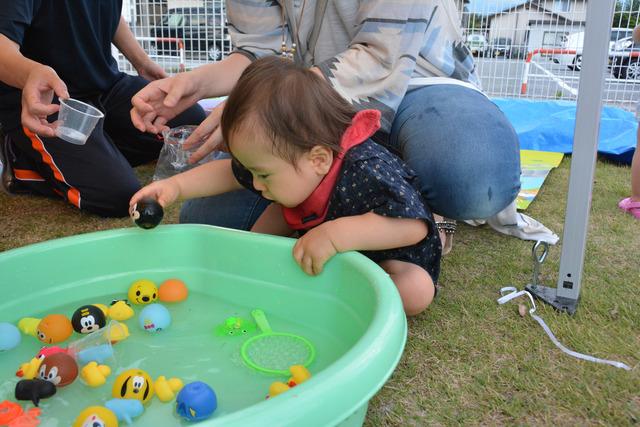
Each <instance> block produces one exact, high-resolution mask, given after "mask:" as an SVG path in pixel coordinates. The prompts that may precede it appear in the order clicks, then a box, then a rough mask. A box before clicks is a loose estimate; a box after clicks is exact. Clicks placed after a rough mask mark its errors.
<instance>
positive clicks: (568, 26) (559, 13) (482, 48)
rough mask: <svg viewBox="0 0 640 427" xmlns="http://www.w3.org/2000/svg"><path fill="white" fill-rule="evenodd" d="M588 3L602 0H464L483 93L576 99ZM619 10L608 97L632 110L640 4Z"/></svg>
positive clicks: (638, 73) (639, 74)
mask: <svg viewBox="0 0 640 427" xmlns="http://www.w3.org/2000/svg"><path fill="white" fill-rule="evenodd" d="M588 1H598V0H527V1H517V0H470V1H464V2H459V3H460V4H459V7H460V8H462V13H461V19H462V25H463V27H464V29H465V36H466V38H467V44H468V45H469V48H470V49H471V50H472V52H473V53H474V54H475V55H476V56H477V58H476V60H477V67H478V72H479V74H480V77H481V80H482V83H483V88H484V90H485V91H486V92H487V93H488V94H489V95H490V96H494V97H527V98H537V99H568V100H575V99H576V98H577V95H578V81H579V78H580V70H581V67H582V49H583V42H584V31H585V22H586V9H587V2H588ZM462 3H464V5H463V4H462ZM616 9H617V13H616V14H615V17H614V20H613V21H614V22H612V31H611V39H610V44H609V67H608V70H607V72H606V74H605V76H603V78H604V79H605V92H604V98H603V101H604V102H605V103H606V104H609V105H616V106H621V107H624V108H631V106H632V104H633V103H634V102H636V101H638V98H640V94H639V93H638V92H639V91H640V68H639V67H638V65H639V63H638V53H639V52H640V49H638V48H640V46H638V47H637V48H636V47H635V46H634V45H633V41H632V38H631V36H632V32H633V27H634V26H635V23H636V21H638V18H639V15H640V1H639V0H624V1H623V0H620V1H618V4H617V8H616Z"/></svg>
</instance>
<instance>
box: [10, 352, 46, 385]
mask: <svg viewBox="0 0 640 427" xmlns="http://www.w3.org/2000/svg"><path fill="white" fill-rule="evenodd" d="M42 359H43V358H41V357H34V358H33V359H31V360H30V361H28V362H27V363H23V364H21V365H20V367H19V368H18V371H17V372H16V376H17V377H20V378H24V379H25V380H32V379H34V378H35V377H36V376H37V375H38V371H39V370H40V365H41V364H42Z"/></svg>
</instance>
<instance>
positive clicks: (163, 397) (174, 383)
mask: <svg viewBox="0 0 640 427" xmlns="http://www.w3.org/2000/svg"><path fill="white" fill-rule="evenodd" d="M183 385H184V384H182V381H181V380H180V379H178V378H170V379H166V378H165V377H164V376H162V375H161V376H159V377H158V379H157V380H156V382H155V383H153V386H154V388H155V392H156V395H157V396H158V399H160V401H161V402H170V401H172V400H173V399H174V398H175V397H176V393H178V392H179V391H180V390H181V389H182V387H183Z"/></svg>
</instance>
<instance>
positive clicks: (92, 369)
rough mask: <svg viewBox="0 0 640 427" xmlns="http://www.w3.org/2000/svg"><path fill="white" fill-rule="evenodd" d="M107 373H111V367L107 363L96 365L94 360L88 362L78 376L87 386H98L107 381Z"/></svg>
mask: <svg viewBox="0 0 640 427" xmlns="http://www.w3.org/2000/svg"><path fill="white" fill-rule="evenodd" d="M109 375H111V368H110V367H108V366H107V365H98V363H96V362H89V363H87V364H86V365H85V367H84V368H82V369H81V370H80V377H82V379H83V380H84V381H85V382H86V383H87V385H88V386H89V387H100V386H101V385H103V384H104V383H106V382H107V377H108V376H109Z"/></svg>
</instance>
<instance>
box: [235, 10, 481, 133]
mask: <svg viewBox="0 0 640 427" xmlns="http://www.w3.org/2000/svg"><path fill="white" fill-rule="evenodd" d="M317 3H318V2H317V0H227V2H226V6H227V19H228V21H229V22H228V25H229V33H230V35H231V39H232V41H233V44H234V46H235V48H236V52H238V53H242V54H245V55H247V56H249V57H250V58H253V59H255V58H260V57H263V56H266V55H274V54H275V55H280V53H281V44H282V38H283V34H284V38H285V42H286V44H287V46H289V47H290V46H291V43H292V35H293V39H295V41H296V43H297V52H296V53H297V55H296V60H297V61H300V62H302V63H304V64H305V65H306V66H309V67H310V66H316V67H318V68H319V69H320V70H321V71H322V73H323V74H324V76H325V77H326V79H327V80H328V81H329V82H330V83H331V85H332V86H333V87H334V88H335V89H336V91H338V93H340V94H341V95H342V96H343V97H344V98H345V99H347V100H348V101H349V102H351V103H352V104H353V105H354V107H356V108H357V109H358V110H364V109H377V110H379V111H380V112H381V113H382V121H381V123H382V130H383V131H385V132H389V130H390V128H391V124H392V122H393V119H394V117H395V113H396V110H397V109H398V107H399V105H400V102H402V99H403V98H404V96H405V94H406V92H407V90H410V89H412V88H414V87H416V86H420V85H425V84H430V82H431V81H433V82H434V83H438V82H439V83H442V82H443V81H444V82H450V83H454V84H456V83H457V84H462V85H465V86H469V87H475V88H478V87H479V80H478V77H477V75H476V72H475V65H474V62H473V57H472V56H471V53H470V51H469V49H468V48H467V47H466V46H465V45H464V42H463V36H462V33H461V30H460V26H459V18H458V13H457V10H456V8H455V5H454V3H453V0H328V1H327V4H326V8H325V10H324V11H320V10H316V9H319V8H317ZM303 5H304V11H302V9H303ZM283 7H284V12H285V18H284V22H283V19H282V12H283ZM301 12H303V13H301ZM322 12H323V16H322V18H321V19H316V14H318V13H322ZM316 21H318V22H320V29H319V32H318V36H317V43H316V44H315V46H309V39H310V37H311V34H312V31H313V27H314V23H315V22H316Z"/></svg>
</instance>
